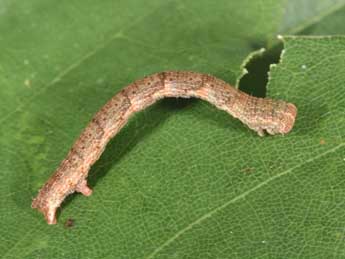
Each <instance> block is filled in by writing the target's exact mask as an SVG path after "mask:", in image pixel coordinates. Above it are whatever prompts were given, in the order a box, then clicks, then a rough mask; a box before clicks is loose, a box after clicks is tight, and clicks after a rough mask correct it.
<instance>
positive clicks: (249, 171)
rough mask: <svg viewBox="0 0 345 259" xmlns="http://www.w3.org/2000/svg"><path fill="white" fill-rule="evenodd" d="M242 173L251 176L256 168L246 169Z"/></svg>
mask: <svg viewBox="0 0 345 259" xmlns="http://www.w3.org/2000/svg"><path fill="white" fill-rule="evenodd" d="M241 172H242V173H245V174H250V173H253V172H254V168H253V167H246V168H243V169H241Z"/></svg>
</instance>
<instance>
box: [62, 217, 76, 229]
mask: <svg viewBox="0 0 345 259" xmlns="http://www.w3.org/2000/svg"><path fill="white" fill-rule="evenodd" d="M64 226H65V228H71V227H73V226H74V219H67V220H66V221H65V224H64Z"/></svg>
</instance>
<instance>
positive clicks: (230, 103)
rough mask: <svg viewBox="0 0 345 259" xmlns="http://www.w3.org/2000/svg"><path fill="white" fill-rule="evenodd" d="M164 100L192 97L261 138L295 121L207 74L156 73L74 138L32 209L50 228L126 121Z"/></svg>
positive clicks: (291, 111) (275, 103)
mask: <svg viewBox="0 0 345 259" xmlns="http://www.w3.org/2000/svg"><path fill="white" fill-rule="evenodd" d="M164 97H182V98H190V97H196V98H200V99H202V100H205V101H208V102H210V103H211V104H213V105H215V106H216V107H217V108H219V109H221V110H224V111H226V112H228V113H229V114H231V115H232V116H233V117H235V118H238V119H239V120H241V121H242V122H243V123H244V124H246V125H247V126H248V127H249V128H251V129H253V130H255V131H256V132H257V133H258V134H259V135H260V136H263V135H264V131H267V132H268V133H269V134H272V135H273V134H276V133H280V134H285V133H288V132H289V131H290V130H291V129H292V127H293V125H294V122H295V117H296V114H297V109H296V107H295V106H294V105H293V104H291V103H286V102H284V101H280V100H272V99H268V98H265V99H263V98H257V97H253V96H250V95H247V94H246V93H244V92H241V91H240V90H237V89H235V88H234V87H232V86H230V85H229V84H227V83H225V82H224V81H222V80H220V79H218V78H216V77H213V76H211V75H207V74H200V73H196V72H188V71H169V72H160V73H156V74H153V75H150V76H147V77H145V78H143V79H140V80H137V81H135V82H134V83H132V84H130V85H128V86H127V87H125V88H124V89H123V90H121V91H120V92H119V93H117V94H116V95H115V96H114V97H113V98H111V99H110V101H108V102H107V103H106V104H105V105H104V106H103V107H102V108H101V109H100V111H98V112H97V113H96V114H95V116H94V117H93V119H92V120H91V122H90V123H89V124H88V126H87V127H86V128H85V129H84V131H83V132H82V133H81V135H80V136H79V138H78V139H77V140H76V142H75V143H74V145H73V146H72V148H71V150H70V151H69V153H68V155H67V157H66V158H65V159H64V160H63V161H62V162H61V164H60V166H59V167H58V168H57V170H56V171H55V173H54V174H53V175H52V176H51V177H50V179H49V180H48V181H47V182H46V183H45V185H44V186H43V187H42V188H41V190H40V191H39V193H38V195H37V197H36V198H35V199H34V200H33V202H32V208H36V209H38V210H40V211H41V212H42V213H43V214H44V216H45V219H46V220H47V222H48V224H55V223H56V209H57V208H58V207H59V206H60V204H61V203H62V201H63V200H64V199H65V197H66V196H67V195H69V194H71V193H73V192H75V191H77V192H80V193H82V194H84V195H86V196H89V195H91V193H92V190H91V189H90V188H89V187H88V186H87V181H86V177H87V175H88V171H89V169H90V167H91V166H92V164H94V163H95V162H96V160H98V158H99V157H100V155H101V154H102V152H103V151H104V149H105V146H106V145H107V143H108V142H109V140H110V139H111V138H112V137H114V136H115V135H116V134H117V133H118V132H119V131H120V129H121V128H122V127H123V126H124V125H125V124H126V122H127V121H128V119H129V117H130V116H131V115H132V114H133V113H135V112H138V111H141V110H143V109H145V107H147V106H149V105H151V104H153V103H154V102H156V101H157V100H159V99H162V98H164Z"/></svg>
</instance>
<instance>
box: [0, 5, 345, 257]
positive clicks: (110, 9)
mask: <svg viewBox="0 0 345 259" xmlns="http://www.w3.org/2000/svg"><path fill="white" fill-rule="evenodd" d="M316 2H317V1H316ZM320 2H321V1H320ZM322 2H327V3H328V4H329V5H328V6H331V5H332V4H334V1H322ZM339 3H340V1H338V2H337V3H336V5H337V6H339ZM286 6H287V1H273V0H264V1H217V2H215V3H213V2H212V3H211V2H209V1H190V2H182V1H146V2H145V4H142V3H140V4H139V2H138V1H134V0H133V1H116V3H115V2H114V1H102V4H99V3H97V4H96V2H95V1H83V2H82V3H81V1H59V3H58V4H57V3H52V2H51V1H42V0H33V1H25V2H23V1H21V2H19V1H2V2H1V4H0V33H1V35H5V37H1V38H0V46H1V47H2V49H3V51H1V53H0V83H1V88H0V96H1V100H2V101H1V103H0V109H1V113H0V122H1V125H0V145H1V149H0V180H1V183H2V184H1V186H0V195H1V199H0V219H1V220H0V222H1V223H0V228H1V233H4V234H2V235H0V250H1V254H2V256H3V258H107V257H108V258H174V257H175V258H187V257H188V258H217V257H218V258H227V257H229V258H230V257H231V258H232V257H238V258H255V257H261V258H272V257H273V258H296V257H298V256H300V257H313V258H317V257H319V258H325V257H330V256H334V257H340V256H341V255H342V254H344V249H345V247H344V245H343V236H344V231H343V229H344V226H343V225H344V224H342V222H343V219H344V216H343V215H344V210H343V201H342V200H343V190H344V184H345V182H344V180H343V178H344V177H343V175H342V174H343V173H342V172H343V171H344V161H343V159H344V157H345V151H344V133H343V132H344V116H343V114H344V108H343V107H345V106H344V97H345V96H344V94H343V92H342V91H341V89H342V85H343V84H344V81H345V80H344V79H345V78H344V76H345V73H344V69H343V68H344V60H345V59H344V55H345V53H344V47H343V46H344V43H345V42H344V41H345V40H344V39H343V38H341V37H334V38H327V37H326V38H312V39H309V38H293V37H292V38H286V43H285V44H286V45H285V52H284V56H283V60H282V63H281V64H279V65H278V66H276V67H274V68H273V69H272V71H271V73H270V81H269V86H268V95H269V96H270V97H275V98H280V99H286V100H288V101H291V102H294V103H296V105H297V106H298V108H299V114H298V120H297V123H296V126H295V129H294V130H293V132H292V133H291V134H289V135H287V136H275V137H269V136H267V137H265V138H260V137H258V136H256V134H255V133H254V132H252V131H250V130H249V129H247V128H246V127H244V126H243V125H242V124H241V123H240V122H239V121H237V120H235V119H233V118H231V117H229V116H228V115H227V114H226V113H224V112H221V111H219V110H217V109H216V108H214V107H213V106H211V105H209V104H207V103H205V102H202V101H199V100H181V99H177V100H176V99H167V100H164V101H162V102H159V103H157V104H155V105H153V106H152V107H150V108H148V109H147V110H145V111H143V112H141V113H140V114H137V115H135V116H134V117H133V118H132V119H131V121H130V122H129V124H128V125H127V126H126V127H125V128H124V129H123V130H122V131H121V132H120V134H119V135H118V136H116V138H114V140H113V141H111V143H110V144H109V145H108V147H107V149H106V151H105V153H104V154H103V155H102V157H101V159H100V160H99V161H98V162H97V163H96V164H95V166H93V168H92V169H91V172H90V176H89V181H90V184H91V186H92V187H93V189H94V193H93V195H92V196H90V197H88V198H85V197H82V196H81V195H71V196H70V197H69V198H68V199H67V201H66V202H65V203H64V204H63V206H62V208H61V213H60V215H59V217H58V221H59V224H58V225H55V226H48V225H47V224H46V223H45V222H44V220H43V217H42V215H41V214H39V213H38V212H36V211H34V210H32V209H31V208H30V203H31V200H32V198H33V197H34V196H35V195H36V194H37V191H38V189H39V188H40V187H41V186H42V184H43V183H44V182H45V181H46V180H47V179H48V177H49V176H50V174H51V173H52V172H53V171H54V170H55V168H56V167H57V166H58V164H59V163H60V161H61V160H62V159H63V158H64V156H65V155H66V153H67V151H68V150H69V148H70V146H71V145H72V143H73V141H74V139H75V138H76V137H77V136H78V134H79V133H80V132H81V130H82V129H83V128H84V127H85V125H86V124H87V122H88V121H89V120H90V118H91V117H92V115H93V114H94V113H95V112H96V111H97V110H98V109H99V108H100V107H101V106H102V105H103V104H104V103H105V102H106V101H107V100H108V99H109V98H111V96H113V95H114V94H115V93H116V92H117V91H119V90H120V89H121V88H122V87H123V86H125V85H126V84H128V83H130V82H132V81H133V80H135V79H137V78H140V77H142V76H144V75H147V74H151V73H153V72H157V71H162V70H167V69H180V70H195V71H199V72H206V73H210V74H214V75H216V76H218V77H220V78H222V79H224V80H226V81H228V82H230V83H231V84H233V85H235V83H236V81H237V80H239V78H240V77H241V75H242V74H243V71H242V67H241V64H244V63H245V60H246V59H247V57H248V56H249V55H250V53H251V52H252V51H253V50H257V49H258V48H260V47H263V46H265V44H266V41H267V40H268V39H272V38H273V37H275V34H276V33H277V32H278V31H280V32H284V29H281V28H284V26H286V28H287V27H289V26H290V25H282V24H283V23H284V19H285V18H284V15H286V12H285V10H286ZM341 11H342V8H340V9H339V8H338V11H337V12H336V13H335V16H334V17H335V18H332V17H333V15H330V16H327V17H326V18H325V19H324V21H326V22H325V24H324V25H319V26H320V27H317V26H318V25H317V24H315V25H314V26H315V27H314V29H315V31H318V32H319V33H320V32H321V33H325V32H323V31H322V28H327V24H331V23H332V22H334V21H335V20H336V19H338V21H339V12H341ZM299 15H301V16H304V13H303V12H301V13H297V14H296V20H297V21H298V20H301V21H302V20H303V22H301V23H300V24H301V28H305V25H303V24H305V20H308V19H309V20H311V19H312V17H318V16H319V15H320V10H319V9H317V8H316V9H315V11H314V13H311V14H309V16H307V17H306V18H305V19H302V18H303V17H302V18H301V17H299ZM327 19H328V20H329V21H328V20H327ZM321 23H322V21H321V22H320V24H321ZM335 23H336V24H339V27H337V28H338V30H339V31H341V28H342V27H341V24H340V23H339V22H335ZM286 24H287V23H286ZM308 24H309V23H308ZM318 24H319V23H318ZM293 26H297V25H296V24H293ZM323 26H324V27H323ZM317 28H318V29H317ZM333 28H334V27H333ZM334 30H337V29H334ZM68 219H73V221H74V226H72V227H70V228H66V227H64V223H65V222H66V221H67V220H68Z"/></svg>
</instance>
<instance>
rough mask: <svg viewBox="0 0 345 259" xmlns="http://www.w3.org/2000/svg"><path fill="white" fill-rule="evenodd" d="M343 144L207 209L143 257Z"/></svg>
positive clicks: (343, 144)
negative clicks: (207, 210)
mask: <svg viewBox="0 0 345 259" xmlns="http://www.w3.org/2000/svg"><path fill="white" fill-rule="evenodd" d="M343 146H345V142H344V143H340V144H339V145H337V146H335V147H333V148H331V149H328V150H326V151H325V152H323V153H320V154H319V155H317V156H314V157H311V158H309V159H307V160H305V161H303V162H302V163H299V164H297V165H295V166H293V167H290V168H289V169H287V170H285V171H283V172H281V173H278V174H276V175H274V176H271V177H269V178H268V179H266V180H265V181H263V182H261V183H259V184H257V185H256V186H254V187H252V188H250V189H248V190H246V191H245V192H243V193H241V194H239V195H237V196H236V197H234V198H232V199H231V200H229V201H227V202H225V203H224V204H222V205H220V206H218V207H216V208H214V209H212V210H211V211H209V212H208V213H206V214H204V215H202V216H201V217H199V218H198V219H196V220H195V221H193V222H191V223H190V224H188V225H187V226H186V227H184V228H183V229H181V230H180V231H178V232H177V233H176V234H175V235H173V236H172V237H171V238H169V239H167V240H166V241H165V242H164V243H163V244H161V245H160V246H159V247H157V248H156V249H155V250H154V251H153V252H152V253H151V254H149V255H148V256H147V257H145V259H152V258H154V256H155V255H157V254H158V253H159V252H161V251H163V250H164V248H166V247H167V246H169V245H170V244H171V243H173V242H174V241H175V240H177V239H178V238H179V237H181V236H182V235H183V234H184V233H186V232H187V231H189V230H191V229H192V228H193V227H194V226H196V225H199V224H200V223H202V222H203V221H205V220H206V219H208V218H210V217H212V216H213V215H214V214H216V213H218V212H220V211H222V210H223V209H225V208H226V207H228V206H229V205H230V204H233V203H235V202H237V201H238V200H241V199H243V198H245V197H246V196H248V195H249V194H251V193H252V192H255V191H256V190H258V189H260V188H261V187H263V186H266V185H268V184H269V183H271V182H272V181H274V180H275V179H278V178H280V177H282V176H284V175H287V174H289V173H291V172H293V171H294V170H295V169H297V168H299V167H301V166H304V165H306V164H308V163H311V162H313V161H315V160H317V159H319V158H321V157H323V156H325V155H328V154H330V153H333V152H335V151H337V150H338V149H339V148H341V147H343Z"/></svg>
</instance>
